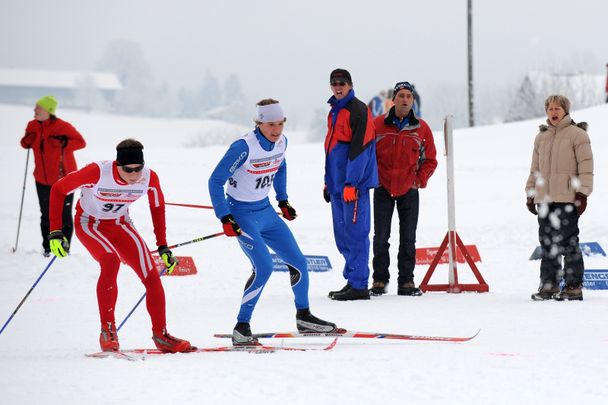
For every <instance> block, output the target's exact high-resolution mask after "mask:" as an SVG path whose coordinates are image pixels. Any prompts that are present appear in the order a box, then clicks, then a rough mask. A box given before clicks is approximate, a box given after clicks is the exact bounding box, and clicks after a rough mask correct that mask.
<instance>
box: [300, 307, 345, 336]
mask: <svg viewBox="0 0 608 405" xmlns="http://www.w3.org/2000/svg"><path fill="white" fill-rule="evenodd" d="M296 325H297V326H298V332H302V333H306V332H317V333H318V332H333V331H335V330H336V329H337V328H336V324H335V323H332V322H327V321H324V320H323V319H319V318H317V317H316V316H314V315H313V314H311V313H310V309H308V308H305V309H298V311H297V312H296Z"/></svg>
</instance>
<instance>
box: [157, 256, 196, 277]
mask: <svg viewBox="0 0 608 405" xmlns="http://www.w3.org/2000/svg"><path fill="white" fill-rule="evenodd" d="M152 258H153V259H154V262H155V264H156V269H157V270H158V272H159V273H160V272H162V271H163V269H164V268H165V262H163V259H162V258H161V257H160V256H158V255H152ZM175 258H176V259H177V261H178V262H179V263H178V265H177V266H175V269H173V272H172V273H171V274H167V273H165V276H191V275H194V274H196V273H197V271H196V265H195V264H194V260H193V259H192V257H190V256H175Z"/></svg>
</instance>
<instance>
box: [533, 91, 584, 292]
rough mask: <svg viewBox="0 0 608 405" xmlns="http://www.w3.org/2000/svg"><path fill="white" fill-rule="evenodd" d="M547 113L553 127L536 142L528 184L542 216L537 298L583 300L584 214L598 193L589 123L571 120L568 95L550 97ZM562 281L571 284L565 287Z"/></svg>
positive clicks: (542, 131) (545, 128) (542, 130)
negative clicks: (580, 236)
mask: <svg viewBox="0 0 608 405" xmlns="http://www.w3.org/2000/svg"><path fill="white" fill-rule="evenodd" d="M545 111H546V113H547V125H541V127H540V132H539V133H538V135H537V136H536V139H535V140H534V151H533V153H532V165H531V167H530V175H529V177H528V181H527V183H526V193H527V202H526V205H527V206H528V210H529V211H530V212H531V213H532V214H534V215H538V226H539V229H538V235H539V239H540V245H541V251H542V256H541V264H540V287H539V289H538V292H537V293H535V294H532V299H533V300H536V301H544V300H549V299H556V300H559V301H561V300H582V299H583V292H582V285H583V273H584V271H585V267H584V263H583V256H582V253H581V250H580V248H579V243H578V233H579V229H578V218H579V216H581V215H582V214H583V212H584V211H585V208H586V207H587V197H589V195H590V194H591V192H592V191H593V154H592V152H591V142H590V140H589V135H587V124H586V123H584V122H583V123H580V124H576V123H575V122H574V121H573V120H572V118H570V101H569V100H568V99H567V98H566V97H565V96H562V95H552V96H549V98H547V100H546V101H545ZM562 256H563V257H564V266H563V269H562V264H561V257H562ZM562 280H563V281H564V284H565V286H564V288H563V290H561V291H560V287H559V286H560V282H561V281H562Z"/></svg>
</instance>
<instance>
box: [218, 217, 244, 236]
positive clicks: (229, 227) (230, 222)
mask: <svg viewBox="0 0 608 405" xmlns="http://www.w3.org/2000/svg"><path fill="white" fill-rule="evenodd" d="M222 224H223V227H224V233H225V234H226V236H241V233H242V231H241V227H240V226H239V224H237V223H236V221H235V220H234V217H233V216H232V214H228V215H226V216H224V217H222Z"/></svg>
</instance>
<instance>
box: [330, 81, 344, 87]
mask: <svg viewBox="0 0 608 405" xmlns="http://www.w3.org/2000/svg"><path fill="white" fill-rule="evenodd" d="M330 84H331V85H332V86H334V87H335V86H346V82H331V83H330Z"/></svg>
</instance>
